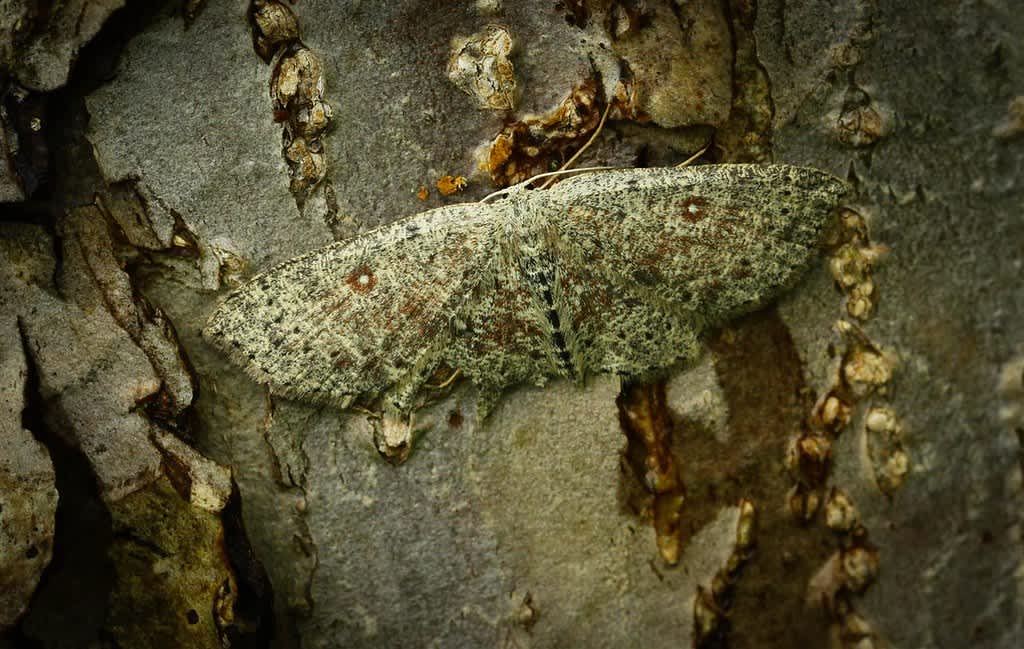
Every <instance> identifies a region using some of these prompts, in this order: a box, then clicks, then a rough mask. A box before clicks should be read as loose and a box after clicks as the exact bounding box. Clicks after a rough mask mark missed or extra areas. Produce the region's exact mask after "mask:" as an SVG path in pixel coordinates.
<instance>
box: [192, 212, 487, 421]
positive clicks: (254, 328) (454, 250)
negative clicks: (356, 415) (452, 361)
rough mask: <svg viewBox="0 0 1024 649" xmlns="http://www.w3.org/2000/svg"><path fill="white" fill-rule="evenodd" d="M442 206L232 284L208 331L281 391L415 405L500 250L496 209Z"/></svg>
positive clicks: (345, 401)
mask: <svg viewBox="0 0 1024 649" xmlns="http://www.w3.org/2000/svg"><path fill="white" fill-rule="evenodd" d="M480 208H481V206H479V205H469V204H467V205H455V206H450V207H443V208H439V209H436V210H431V211H429V212H424V213H422V214H417V215H415V216H413V217H410V218H408V219H404V220H402V221H398V222H396V223H393V224H390V225H388V226H385V227H382V228H379V229H377V230H375V231H373V232H370V233H368V234H366V235H363V236H361V237H358V238H356V239H354V240H352V241H347V242H342V243H337V244H333V245H330V246H328V247H326V248H323V249H320V250H317V251H315V252H312V253H309V254H307V255H303V256H301V257H297V258H295V259H292V260H290V261H288V262H285V263H284V264H282V265H280V266H278V267H277V268H274V269H272V270H270V271H268V272H266V273H264V274H262V275H260V276H257V277H256V278H254V279H253V280H252V281H250V282H249V283H247V284H245V285H244V286H242V287H241V288H239V289H237V290H236V291H235V292H234V293H232V294H230V295H229V296H228V297H227V298H226V299H225V300H224V301H223V302H222V303H221V305H220V306H219V308H218V309H217V311H216V312H215V313H214V315H213V316H212V318H211V319H210V321H209V323H208V324H207V327H206V330H205V331H204V334H205V335H206V336H207V338H209V339H210V340H211V341H213V342H214V343H215V344H216V345H217V346H218V347H220V348H222V349H224V350H225V351H227V352H228V353H230V354H231V356H232V358H233V359H235V360H236V361H237V362H238V363H239V364H241V365H242V366H243V367H245V368H246V370H247V371H248V372H249V374H250V375H251V376H253V378H254V379H256V380H257V381H259V382H261V383H266V384H268V385H269V386H270V388H271V391H272V392H274V393H276V394H281V395H283V396H286V397H289V398H294V399H304V400H309V401H314V402H318V403H327V404H331V405H335V406H339V407H345V406H347V405H349V404H350V403H351V401H352V400H353V398H355V397H358V396H362V395H370V396H379V395H382V394H385V393H387V394H388V395H389V396H390V397H391V399H392V401H393V402H394V403H393V404H392V405H395V406H396V407H399V408H404V409H408V408H410V407H411V403H412V399H413V397H414V396H415V393H416V392H417V391H418V389H419V388H420V386H421V385H422V383H423V382H424V381H425V380H426V379H427V378H428V376H429V374H430V373H431V372H432V371H433V369H434V368H435V367H436V366H437V364H438V358H439V356H440V355H441V353H442V352H443V351H444V350H445V349H446V348H447V346H448V344H449V343H450V340H451V337H452V335H453V324H454V319H455V316H456V315H457V314H458V313H459V312H460V311H462V310H463V305H464V303H465V301H466V299H467V298H469V297H470V296H471V295H472V293H473V287H474V286H475V285H476V284H478V283H479V281H480V278H479V273H480V271H481V270H482V269H484V268H486V266H487V264H486V258H487V257H488V256H489V254H490V251H492V250H493V247H494V243H493V238H494V223H495V219H494V215H493V208H491V207H489V206H488V207H485V209H480Z"/></svg>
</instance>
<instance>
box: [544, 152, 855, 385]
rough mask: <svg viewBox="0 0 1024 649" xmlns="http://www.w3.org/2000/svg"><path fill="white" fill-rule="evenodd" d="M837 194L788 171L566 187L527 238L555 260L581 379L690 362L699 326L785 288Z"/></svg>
mask: <svg viewBox="0 0 1024 649" xmlns="http://www.w3.org/2000/svg"><path fill="white" fill-rule="evenodd" d="M846 191H847V187H846V185H845V183H843V182H842V181H840V180H838V179H836V178H834V177H832V176H831V175H829V174H827V173H824V172H821V171H818V170H815V169H807V168H800V167H790V166H787V165H765V166H760V165H709V166H700V167H687V168H666V169H631V170H623V171H612V172H606V173H598V174H591V175H585V176H579V177H576V178H572V179H569V180H566V181H563V182H562V183H560V184H558V185H557V186H555V188H554V189H552V190H550V191H549V192H547V193H546V194H537V195H535V200H536V201H538V202H542V203H546V205H544V204H541V205H539V206H538V208H537V209H536V210H534V211H533V213H534V216H533V222H532V223H529V224H528V225H527V228H532V229H542V228H554V232H553V233H552V234H551V235H549V239H550V242H551V243H550V246H551V248H552V250H553V253H552V254H553V256H554V257H556V258H558V259H559V275H558V280H557V282H556V283H555V286H554V289H555V296H556V299H555V308H556V310H557V312H558V318H557V319H558V321H559V322H560V323H563V332H562V334H561V335H562V337H563V338H564V339H565V340H566V346H567V348H568V350H569V352H570V354H571V355H572V357H573V360H574V365H575V366H576V368H577V370H578V371H582V372H598V371H606V372H615V373H618V374H624V375H632V376H637V375H642V374H644V373H647V372H649V371H651V370H653V369H657V368H661V367H666V366H668V365H671V364H672V363H674V362H675V361H677V360H683V361H687V360H690V359H692V358H694V357H696V356H697V355H698V353H699V347H698V344H697V336H698V335H700V334H701V333H702V332H703V331H705V330H706V329H707V328H708V327H711V326H717V325H721V324H723V323H724V322H726V321H727V320H728V319H729V318H732V317H735V316H736V315H739V314H741V313H745V312H748V311H751V310H753V309H755V308H758V307H759V306H761V305H763V304H765V303H766V302H768V301H770V300H771V299H773V298H775V297H777V296H778V295H779V294H780V293H781V292H782V291H783V290H784V289H786V288H787V287H789V286H791V285H792V284H793V282H795V281H796V279H797V277H798V276H799V274H800V272H801V271H802V270H803V269H804V268H806V266H807V263H808V260H809V259H810V258H811V257H812V256H813V255H815V254H816V253H817V245H818V241H819V239H820V236H821V232H822V228H823V226H824V225H825V223H826V222H827V220H828V219H829V217H830V215H831V214H832V213H833V212H834V210H835V207H836V205H837V204H838V202H839V200H840V198H841V197H842V196H843V195H844V194H845V193H846Z"/></svg>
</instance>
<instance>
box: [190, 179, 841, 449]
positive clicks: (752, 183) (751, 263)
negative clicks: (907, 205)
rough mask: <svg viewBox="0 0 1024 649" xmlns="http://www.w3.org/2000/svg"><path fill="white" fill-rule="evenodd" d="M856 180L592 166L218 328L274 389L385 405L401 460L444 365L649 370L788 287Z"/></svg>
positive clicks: (686, 352) (228, 315)
mask: <svg viewBox="0 0 1024 649" xmlns="http://www.w3.org/2000/svg"><path fill="white" fill-rule="evenodd" d="M846 191H847V186H846V184H845V183H844V182H843V181H841V180H839V179H837V178H835V177H833V176H831V175H830V174H827V173H825V172H822V171H818V170H816V169H810V168H802V167H792V166H787V165H763V166H761V165H742V164H737V165H705V166H696V167H685V168H678V167H677V168H660V169H629V170H618V171H604V172H592V173H587V174H583V175H579V176H576V177H573V178H569V179H567V180H564V181H562V182H560V183H559V184H557V185H556V186H555V187H553V188H552V189H550V190H547V191H529V190H526V189H518V190H514V191H512V192H511V193H510V194H509V196H508V197H507V198H506V199H505V200H502V201H499V202H496V203H493V204H487V203H464V204H459V205H450V206H447V207H440V208H437V209H433V210H430V211H427V212H423V213H421V214H415V215H413V216H410V217H408V218H405V219H401V220H399V221H395V222H393V223H391V224H389V225H385V226H383V227H380V228H378V229H376V230H373V231H372V232H368V233H366V234H364V235H361V236H359V237H356V238H354V239H352V240H350V241H344V242H339V243H335V244H332V245H329V246H327V247H325V248H322V249H320V250H317V251H314V252H311V253H308V254H305V255H302V256H300V257H296V258H295V259H292V260H290V261H287V262H285V263H283V264H281V265H280V266H278V267H276V268H274V269H272V270H269V271H267V272H265V273H263V274H262V275H259V276H257V277H255V278H254V279H253V280H252V281H250V282H249V283H247V284H245V285H243V286H242V287H240V288H238V289H237V290H235V291H234V292H233V293H231V294H230V295H229V296H227V298H226V299H225V300H224V301H223V303H222V304H221V305H220V307H219V308H218V309H217V311H216V312H215V313H214V315H213V317H212V318H211V319H210V321H209V323H208V325H207V327H206V330H205V334H206V336H207V337H208V338H209V339H210V340H212V341H213V342H214V343H215V344H216V345H217V346H219V347H220V348H222V349H224V350H225V351H227V352H228V353H230V355H231V357H232V358H233V359H234V360H236V361H237V362H238V363H239V364H241V365H242V366H243V367H245V368H246V370H247V371H248V372H249V374H250V375H252V376H253V377H254V378H255V379H256V380H257V381H259V382H261V383H265V384H267V385H268V386H269V387H270V390H271V392H272V393H275V394H279V395H283V396H285V397H288V398H292V399H299V400H303V401H312V402H316V403H322V404H330V405H332V406H336V407H339V408H346V407H349V406H351V405H353V404H354V403H355V402H357V400H358V402H359V403H362V404H364V405H367V406H371V407H379V408H381V409H382V411H383V414H384V420H383V424H382V426H384V428H385V430H384V432H383V433H382V435H381V439H382V440H383V441H382V442H380V443H379V447H380V448H381V450H382V452H384V453H386V454H390V455H398V456H402V455H403V454H404V453H405V452H406V451H407V449H408V440H409V425H408V422H409V418H410V416H411V414H412V412H413V411H414V410H415V409H416V407H417V403H418V399H419V394H420V391H421V388H423V386H424V384H425V383H426V382H427V381H428V380H429V379H430V377H432V376H433V375H434V374H435V372H436V371H437V370H438V369H439V368H443V367H448V368H451V369H453V370H458V371H460V372H461V373H462V375H464V376H466V377H468V378H469V379H470V380H471V381H472V382H473V383H474V384H475V385H476V386H477V387H478V389H479V412H478V415H479V417H481V418H483V417H485V416H486V415H487V412H488V411H489V410H490V408H491V407H492V406H493V404H494V402H495V401H496V399H497V398H498V396H499V395H500V394H501V392H502V390H503V389H505V388H506V387H507V386H510V385H513V384H517V383H522V382H531V383H535V384H543V383H544V382H545V381H547V379H548V378H549V377H568V378H572V379H574V380H576V381H580V382H582V381H583V380H584V378H585V377H586V376H587V374H588V373H591V372H613V373H615V374H619V375H622V376H628V377H642V376H644V375H647V374H649V373H651V372H655V371H657V370H660V369H663V368H665V367H667V366H670V365H672V364H674V363H677V362H679V363H684V364H685V363H686V362H689V361H692V360H693V359H695V358H696V357H697V356H698V355H699V351H700V344H699V338H700V336H701V334H702V333H703V332H706V331H707V330H708V329H709V328H712V327H716V326H720V325H722V324H724V323H725V322H727V321H728V320H729V319H730V318H733V317H736V316H738V315H741V314H743V313H746V312H749V311H752V310H754V309H756V308H758V307H760V306H762V305H764V304H765V303H766V302H768V301H770V300H772V299H773V298H775V297H777V296H778V295H779V294H780V293H781V292H782V291H783V290H785V289H786V288H787V287H789V286H791V285H792V284H793V283H794V282H795V281H796V280H797V278H798V276H799V274H800V272H801V270H802V269H804V268H805V267H806V266H807V264H808V262H809V260H810V259H811V258H812V257H813V256H814V255H815V254H816V252H817V247H818V241H819V239H820V235H821V233H822V230H823V227H824V225H825V223H826V222H827V219H828V217H829V215H830V214H831V213H832V212H833V211H834V210H835V208H836V207H837V205H838V203H839V201H840V199H841V198H842V196H843V195H844V194H845V193H846Z"/></svg>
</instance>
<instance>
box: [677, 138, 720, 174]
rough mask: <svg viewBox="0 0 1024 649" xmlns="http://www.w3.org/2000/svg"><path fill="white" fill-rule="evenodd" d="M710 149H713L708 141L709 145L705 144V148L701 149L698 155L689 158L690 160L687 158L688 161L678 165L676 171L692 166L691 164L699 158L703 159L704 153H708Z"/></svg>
mask: <svg viewBox="0 0 1024 649" xmlns="http://www.w3.org/2000/svg"><path fill="white" fill-rule="evenodd" d="M710 147H711V141H710V140H709V141H708V143H707V144H705V145H704V146H703V147H702V148H701V150H700V151H698V152H697V153H694V154H693V155H692V156H690V157H689V158H687V159H686V160H683V161H682V162H680V163H679V164H677V165H676V169H681V168H682V167H688V166H690V163H692V162H693V161H694V160H696V159H697V158H699V157H701V156H702V155H704V153H705V152H706V151H707V150H708V149H709V148H710Z"/></svg>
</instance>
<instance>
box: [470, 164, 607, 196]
mask: <svg viewBox="0 0 1024 649" xmlns="http://www.w3.org/2000/svg"><path fill="white" fill-rule="evenodd" d="M611 169H621V167H580V168H579V169H559V170H558V171H545V172H544V173H542V174H537V175H536V176H531V177H530V178H527V179H526V180H524V181H522V182H519V183H516V184H515V185H512V186H511V187H505V188H504V189H499V190H498V191H496V192H492V193H490V194H488V195H487V196H484V197H483V198H481V199H480V202H481V203H484V202H486V201H489V200H490V199H492V198H494V197H496V196H503V195H505V194H511V193H512V192H517V191H520V190H521V189H522V188H523V187H525V186H526V185H529V184H530V183H532V182H533V181H535V180H537V179H539V178H547V177H548V176H564V175H565V174H578V173H583V172H586V171H609V170H611Z"/></svg>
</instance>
